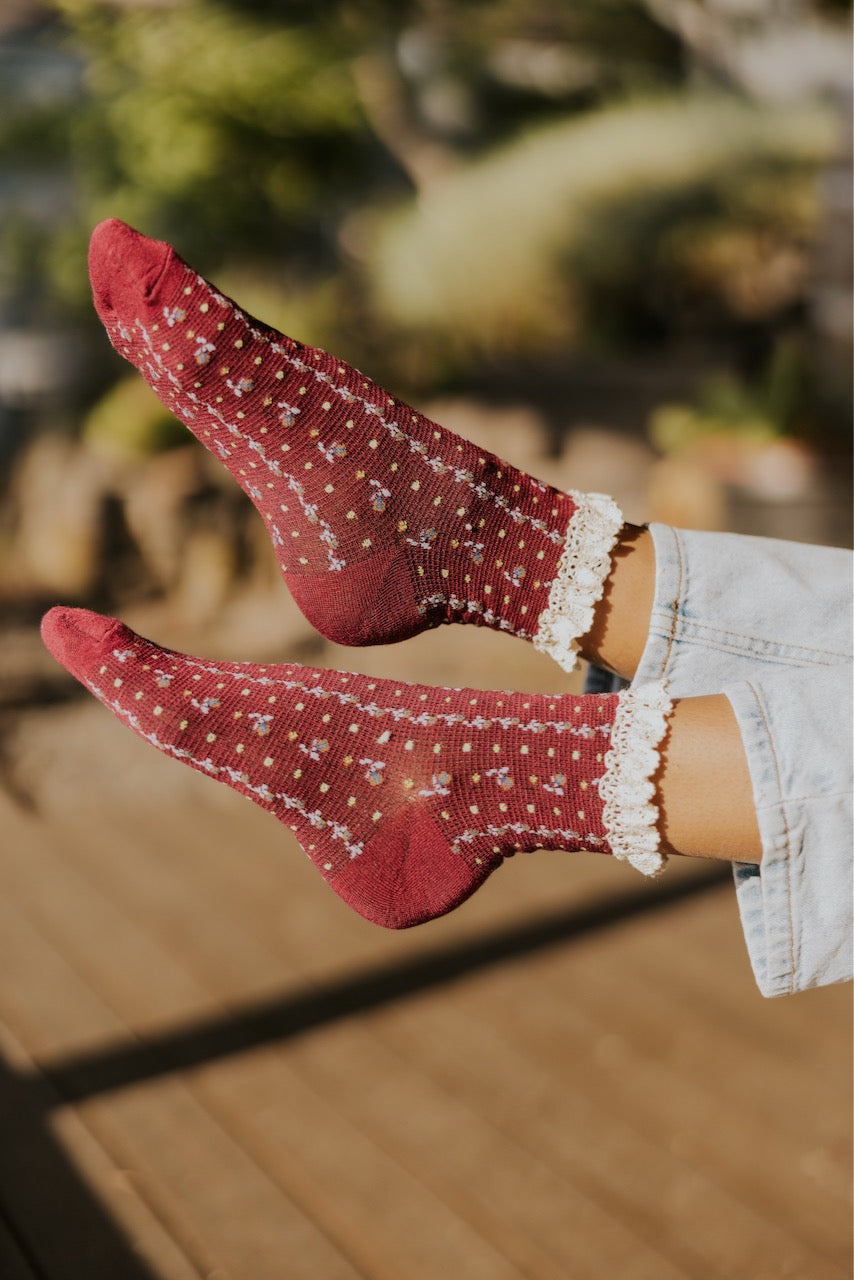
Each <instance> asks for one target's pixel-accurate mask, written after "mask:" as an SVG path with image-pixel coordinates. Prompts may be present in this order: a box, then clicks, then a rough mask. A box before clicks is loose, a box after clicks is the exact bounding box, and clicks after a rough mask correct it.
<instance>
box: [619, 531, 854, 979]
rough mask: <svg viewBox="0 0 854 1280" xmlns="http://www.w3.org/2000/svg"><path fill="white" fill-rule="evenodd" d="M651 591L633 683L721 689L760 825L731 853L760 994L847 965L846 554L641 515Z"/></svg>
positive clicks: (846, 969)
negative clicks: (744, 857)
mask: <svg viewBox="0 0 854 1280" xmlns="http://www.w3.org/2000/svg"><path fill="white" fill-rule="evenodd" d="M650 528H651V532H652V536H653V540H654V543H655V554H656V585H655V603H654V605H653V610H652V619H651V625H650V632H649V638H648V640H647V644H646V647H645V649H644V653H643V656H642V658H641V662H640V666H639V668H638V670H637V672H636V674H635V679H634V683H635V684H642V683H645V682H646V681H648V680H657V679H665V680H667V681H668V685H669V693H670V694H671V695H672V696H673V697H675V698H685V697H695V696H698V695H700V694H707V693H725V694H726V695H727V697H728V698H729V700H730V702H731V703H732V706H733V709H734V711H735V715H736V718H737V720H738V724H739V727H740V729H741V734H742V738H743V740H744V746H745V751H746V754H747V760H748V764H749V768H750V775H751V779H752V782H753V794H754V798H755V801H756V811H757V816H758V820H759V829H760V833H761V836H762V862H761V865H759V866H753V865H751V864H746V863H739V864H736V866H735V885H736V893H737V898H738V906H739V910H740V913H741V922H742V928H743V930H744V936H745V940H746V942H747V948H748V951H749V954H750V960H751V963H752V965H753V971H754V974H755V976H756V981H757V983H758V985H759V989H760V990H761V992H762V994H763V995H766V996H777V995H784V994H787V993H789V992H794V991H801V990H804V989H805V988H807V987H815V986H823V985H825V984H828V983H831V982H842V981H844V980H845V979H848V978H851V976H852V959H854V955H853V954H852V914H854V900H853V899H852V803H851V788H852V758H851V757H852V653H851V650H852V643H851V641H852V616H851V587H852V557H851V554H850V552H848V551H842V550H837V549H835V548H827V547H814V546H805V545H803V544H800V543H792V542H782V541H776V540H774V539H768V538H751V537H743V536H741V535H737V534H718V533H697V532H689V531H685V530H681V529H672V528H670V527H668V526H666V525H655V524H654V525H651V526H650Z"/></svg>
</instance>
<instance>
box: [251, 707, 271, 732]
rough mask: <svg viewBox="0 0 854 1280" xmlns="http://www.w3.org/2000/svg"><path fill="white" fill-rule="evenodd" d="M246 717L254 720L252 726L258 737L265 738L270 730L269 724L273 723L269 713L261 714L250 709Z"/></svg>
mask: <svg viewBox="0 0 854 1280" xmlns="http://www.w3.org/2000/svg"><path fill="white" fill-rule="evenodd" d="M248 718H249V719H250V720H252V721H254V723H253V725H252V728H253V729H254V730H255V732H256V733H257V734H258V737H259V738H266V736H267V734H268V733H269V732H270V725H271V724H272V723H273V717H272V716H271V715H262V714H261V712H260V711H250V712H249V717H248Z"/></svg>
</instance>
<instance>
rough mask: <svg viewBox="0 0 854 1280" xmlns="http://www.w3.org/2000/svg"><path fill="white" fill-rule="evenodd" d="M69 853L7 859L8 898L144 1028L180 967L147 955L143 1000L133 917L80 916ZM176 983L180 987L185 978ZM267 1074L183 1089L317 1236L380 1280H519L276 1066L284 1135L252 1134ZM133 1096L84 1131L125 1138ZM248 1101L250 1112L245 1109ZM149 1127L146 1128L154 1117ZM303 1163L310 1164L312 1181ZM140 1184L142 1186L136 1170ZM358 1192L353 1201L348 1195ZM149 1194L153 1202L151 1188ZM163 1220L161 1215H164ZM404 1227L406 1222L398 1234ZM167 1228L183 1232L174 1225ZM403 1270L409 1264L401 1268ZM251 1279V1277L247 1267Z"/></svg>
mask: <svg viewBox="0 0 854 1280" xmlns="http://www.w3.org/2000/svg"><path fill="white" fill-rule="evenodd" d="M67 852H68V849H67V846H66V851H65V855H66V856H64V857H63V859H58V858H55V857H53V856H52V853H51V851H50V849H43V850H42V852H41V857H40V859H33V858H32V856H30V857H29V858H27V859H19V860H17V862H15V860H14V859H11V858H7V860H6V869H7V873H8V881H9V885H10V888H11V889H12V890H13V891H14V892H15V896H16V898H17V901H18V903H19V904H23V905H24V907H25V908H26V909H27V910H29V911H30V912H32V913H33V914H34V916H36V917H37V923H38V925H39V927H40V928H41V929H42V930H43V931H44V933H45V935H46V936H50V939H51V941H52V942H53V943H54V944H55V945H56V946H58V948H59V951H61V954H62V955H63V956H64V957H66V958H67V959H69V960H71V962H72V963H73V964H74V967H75V968H76V969H78V970H79V971H81V972H83V973H85V974H86V980H87V984H90V983H93V982H95V983H96V984H97V980H98V957H99V956H100V965H101V969H103V970H104V972H103V980H102V981H101V983H100V986H101V987H102V988H105V989H106V991H107V993H108V998H109V1000H110V1003H111V1004H114V1005H115V1006H116V1007H117V1008H118V1009H119V1010H120V1014H121V1016H126V1017H128V1018H129V1019H131V1020H134V1019H138V1016H139V1014H140V1012H142V1014H143V1017H144V1018H145V1017H147V1016H148V1013H149V1008H150V1006H151V1004H152V1002H154V1001H156V998H157V993H158V992H160V991H162V990H167V989H168V988H169V986H170V984H171V982H172V981H173V976H174V973H175V969H176V965H175V963H174V960H173V959H172V957H170V956H168V955H166V954H165V953H160V952H159V951H158V950H157V948H156V947H154V946H150V945H149V946H148V948H147V954H148V964H149V969H148V975H147V982H146V984H145V989H144V990H143V991H142V992H141V991H140V986H139V983H138V981H137V975H136V971H135V966H133V965H131V966H130V967H129V968H126V967H125V965H124V963H123V959H124V952H125V951H129V953H130V955H131V956H132V957H134V956H136V955H138V954H139V951H140V942H139V940H138V939H134V938H133V935H134V933H135V926H134V923H133V922H132V921H131V920H129V919H125V920H124V921H123V922H120V921H119V918H118V915H117V914H116V913H114V914H116V919H114V920H113V921H110V919H109V917H110V914H111V908H110V907H109V905H108V904H107V903H106V901H105V900H100V901H94V898H95V895H94V892H93V904H92V906H91V909H90V910H87V902H86V896H87V890H86V888H85V887H84V886H83V885H81V883H80V882H79V879H78V878H77V877H76V874H75V872H74V870H73V868H72V867H70V866H69V865H68V863H67V860H66V857H67ZM30 853H32V851H31V850H30ZM46 877H47V879H49V881H50V883H51V885H52V890H53V892H52V894H51V895H50V897H49V898H43V897H41V895H40V891H39V890H40V885H43V884H44V883H45V879H46ZM92 923H95V924H96V925H97V926H98V927H97V928H96V929H94V930H93V929H92V928H91V927H90V926H91V924H92ZM102 938H106V939H107V940H108V941H109V942H110V943H111V944H112V947H113V948H116V951H115V954H113V956H112V960H113V963H112V965H111V966H110V967H109V969H108V970H107V969H104V966H103V953H102V952H101V951H100V947H101V940H102ZM183 985H184V986H186V980H185V981H184V983H183ZM140 1006H142V1008H141V1009H140ZM263 1071H264V1068H263V1064H259V1063H258V1061H257V1060H256V1059H255V1058H252V1057H245V1058H240V1059H235V1060H234V1061H229V1062H227V1063H224V1064H217V1065H216V1066H215V1067H214V1068H212V1069H211V1070H210V1071H209V1072H205V1073H202V1075H201V1076H199V1075H198V1073H196V1074H195V1075H188V1076H186V1077H185V1079H186V1082H187V1086H188V1087H187V1091H188V1093H190V1094H191V1095H192V1096H193V1097H194V1098H195V1099H197V1100H200V1101H201V1102H202V1105H206V1106H207V1109H208V1111H209V1113H210V1112H211V1111H212V1110H215V1111H216V1114H217V1115H218V1117H219V1120H220V1122H221V1125H222V1127H223V1129H224V1130H227V1131H228V1133H229V1134H230V1135H232V1137H233V1138H235V1140H236V1141H237V1142H238V1143H239V1144H240V1146H241V1149H243V1150H245V1151H247V1152H249V1153H251V1156H252V1159H253V1162H254V1163H256V1164H257V1163H259V1158H258V1157H259V1150H263V1152H264V1160H263V1162H262V1163H263V1167H264V1169H265V1171H266V1172H267V1173H268V1174H269V1176H270V1177H271V1179H272V1180H274V1181H275V1182H276V1183H277V1185H281V1186H286V1187H287V1190H288V1194H289V1198H293V1199H295V1200H297V1201H299V1202H300V1203H301V1204H303V1205H305V1206H307V1207H308V1209H309V1210H310V1209H311V1208H312V1207H313V1208H314V1210H315V1211H316V1212H317V1213H318V1215H319V1218H318V1221H319V1223H320V1226H321V1229H322V1230H323V1232H324V1234H326V1235H329V1234H330V1217H334V1218H335V1219H336V1221H337V1223H338V1225H337V1231H336V1239H338V1240H342V1239H343V1238H344V1237H345V1236H346V1247H347V1249H348V1252H349V1251H350V1250H354V1251H355V1252H357V1253H358V1254H359V1255H360V1256H363V1257H366V1256H369V1257H370V1262H371V1267H372V1274H377V1275H382V1274H384V1273H386V1274H388V1275H389V1276H391V1275H394V1274H396V1275H399V1274H401V1273H403V1274H406V1275H408V1276H409V1275H411V1276H413V1277H419V1278H420V1277H423V1280H428V1278H429V1277H432V1276H435V1274H436V1273H437V1270H438V1269H439V1268H440V1267H441V1268H443V1269H447V1268H448V1267H452V1266H453V1264H454V1259H455V1257H459V1256H460V1255H464V1256H465V1257H466V1266H467V1269H468V1270H469V1271H470V1274H471V1275H472V1277H483V1280H492V1278H493V1277H496V1278H500V1280H521V1277H522V1275H523V1273H522V1272H521V1271H519V1270H518V1269H517V1267H516V1266H515V1265H514V1264H513V1262H512V1261H510V1260H508V1259H507V1258H506V1257H505V1256H503V1254H502V1252H501V1250H500V1248H497V1247H496V1246H495V1245H493V1244H492V1243H490V1242H489V1241H488V1240H487V1239H486V1238H485V1237H484V1236H482V1235H481V1234H479V1233H478V1231H477V1229H476V1228H474V1227H473V1226H472V1225H471V1224H470V1223H469V1222H468V1221H467V1219H466V1217H465V1215H461V1214H460V1213H459V1212H458V1210H457V1209H456V1208H455V1206H453V1204H450V1203H445V1202H444V1201H443V1200H442V1199H441V1198H439V1197H437V1196H436V1195H435V1194H433V1193H432V1192H430V1191H429V1190H425V1188H424V1186H422V1185H421V1184H420V1182H419V1180H418V1178H417V1176H416V1174H415V1173H413V1172H410V1173H407V1172H406V1171H405V1170H404V1169H402V1168H401V1167H400V1166H399V1164H397V1163H396V1162H395V1161H393V1160H392V1159H390V1158H389V1157H388V1156H387V1155H385V1154H384V1153H383V1152H382V1150H381V1149H380V1148H377V1147H376V1145H375V1144H372V1143H371V1142H370V1140H369V1139H368V1138H367V1137H365V1136H363V1135H360V1134H359V1133H358V1131H356V1130H353V1131H352V1133H351V1134H350V1145H351V1146H355V1147H356V1148H357V1150H356V1152H355V1156H357V1157H358V1158H354V1159H352V1160H349V1161H348V1160H346V1159H345V1158H344V1156H345V1152H344V1149H345V1148H346V1142H345V1141H344V1137H343V1135H342V1129H343V1128H344V1127H345V1126H344V1123H343V1120H342V1117H341V1115H340V1113H339V1112H337V1111H330V1108H329V1106H328V1104H325V1103H324V1102H323V1101H322V1100H320V1099H317V1100H315V1101H314V1103H313V1107H312V1108H311V1109H309V1108H308V1106H307V1099H308V1097H309V1095H308V1094H307V1093H306V1091H305V1090H302V1092H301V1095H300V1096H301V1099H302V1105H301V1106H299V1107H297V1108H296V1109H295V1108H294V1106H293V1104H292V1102H291V1101H290V1100H289V1095H290V1092H291V1091H292V1089H294V1088H296V1087H297V1083H298V1082H296V1081H291V1082H290V1087H288V1088H286V1089H285V1090H284V1093H283V1086H287V1085H288V1072H287V1069H286V1068H285V1067H284V1064H283V1063H281V1062H279V1063H277V1064H276V1065H275V1068H274V1070H273V1071H272V1073H271V1072H270V1070H267V1071H266V1074H265V1075H264V1078H265V1080H266V1082H267V1087H266V1097H267V1100H268V1102H267V1105H268V1106H270V1107H272V1108H273V1109H274V1110H276V1109H278V1111H279V1112H280V1113H281V1114H280V1117H279V1127H280V1128H282V1126H284V1131H283V1133H282V1142H281V1143H271V1142H270V1141H269V1139H268V1138H265V1136H264V1135H265V1133H266V1131H267V1129H268V1128H269V1126H270V1123H271V1117H270V1115H269V1114H267V1113H266V1112H265V1115H264V1122H263V1125H262V1126H260V1127H259V1126H258V1125H257V1122H253V1120H252V1119H251V1117H252V1115H253V1108H255V1107H257V1106H258V1105H259V1088H258V1082H257V1080H256V1078H255V1077H256V1076H257V1075H258V1073H259V1072H263ZM199 1079H203V1080H204V1088H202V1086H201V1085H200V1084H199V1083H198V1081H199ZM156 1092H157V1093H158V1095H159V1097H160V1106H161V1108H165V1109H167V1110H169V1109H170V1108H169V1107H167V1106H166V1103H168V1104H170V1106H171V1108H172V1110H171V1111H170V1114H169V1116H168V1125H167V1127H168V1129H169V1131H171V1132H174V1133H175V1134H177V1135H178V1136H177V1140H178V1141H179V1142H181V1143H186V1142H187V1141H188V1134H187V1131H186V1121H185V1118H184V1117H183V1116H182V1114H181V1113H178V1112H174V1105H175V1099H174V1097H171V1096H167V1099H166V1103H165V1102H164V1099H163V1096H162V1095H163V1091H162V1090H160V1089H158V1090H156ZM139 1093H140V1091H139V1090H130V1091H129V1092H128V1095H127V1096H126V1097H124V1098H123V1099H122V1101H121V1105H120V1106H118V1107H115V1106H114V1107H113V1108H111V1109H108V1108H107V1107H106V1105H105V1104H104V1103H102V1102H100V1101H98V1100H93V1101H92V1102H91V1103H87V1104H86V1106H85V1107H84V1108H83V1109H82V1114H83V1115H84V1116H85V1117H86V1118H87V1121H88V1122H89V1123H90V1124H91V1123H93V1116H94V1125H95V1128H96V1131H97V1132H98V1133H99V1135H100V1136H101V1137H102V1140H104V1135H105V1134H107V1133H110V1134H111V1135H112V1141H113V1142H119V1141H121V1135H120V1134H119V1133H117V1132H116V1126H117V1125H120V1126H123V1125H125V1124H126V1122H127V1116H128V1112H129V1109H131V1108H132V1107H133V1106H135V1105H138V1103H135V1102H134V1099H136V1098H137V1095H138V1094H139ZM247 1101H249V1103H250V1105H247ZM149 1110H150V1108H149ZM309 1112H310V1114H311V1117H312V1122H311V1123H310V1124H308V1123H307V1121H306V1114H307V1113H309ZM117 1117H118V1118H117ZM157 1121H158V1128H159V1127H162V1124H161V1119H160V1117H159V1116H158V1117H157ZM140 1123H142V1121H141V1120H140ZM148 1124H149V1126H150V1125H151V1124H152V1120H151V1119H149V1121H148ZM324 1132H325V1133H326V1138H325V1140H324V1141H322V1142H319V1140H318V1133H321V1134H323V1133H324ZM249 1134H253V1135H254V1137H255V1139H256V1140H257V1141H255V1142H252V1143H247V1136H248V1135H249ZM294 1149H296V1150H297V1151H298V1153H299V1156H298V1157H297V1158H294V1156H293V1154H291V1152H293V1150H294ZM321 1151H324V1152H325V1158H324V1159H323V1160H319V1156H320V1152H321ZM305 1163H308V1164H309V1166H310V1169H309V1173H308V1176H307V1174H306V1171H305V1168H304V1165H305ZM312 1169H313V1172H312V1171H311V1170H312ZM342 1170H343V1171H342ZM154 1172H155V1173H156V1170H155V1171H154ZM137 1177H138V1178H139V1177H140V1171H139V1170H137ZM330 1180H331V1181H333V1182H336V1181H337V1183H338V1184H339V1187H341V1186H343V1187H344V1188H345V1189H346V1191H347V1193H348V1194H349V1199H350V1203H349V1204H348V1205H347V1207H346V1212H345V1213H344V1214H342V1212H341V1210H340V1209H338V1210H336V1211H335V1213H334V1214H331V1212H330V1210H329V1208H328V1203H327V1202H328V1200H329V1192H328V1185H327V1184H328V1183H329V1182H330ZM377 1183H379V1184H380V1185H381V1186H382V1187H383V1189H384V1193H383V1196H382V1204H383V1205H384V1213H388V1217H385V1216H384V1217H383V1222H384V1226H385V1230H384V1233H383V1234H382V1236H381V1237H379V1238H377V1236H376V1233H375V1231H374V1230H373V1227H372V1220H371V1219H370V1218H368V1219H367V1220H366V1218H365V1215H364V1210H366V1209H368V1208H370V1206H369V1205H364V1204H361V1205H360V1204H359V1203H358V1202H359V1199H360V1198H361V1199H364V1195H363V1194H361V1192H360V1189H361V1188H362V1187H363V1186H367V1187H368V1188H369V1189H370V1194H371V1196H372V1197H373V1198H374V1205H373V1208H374V1213H376V1208H377V1206H376V1187H377ZM354 1192H356V1193H357V1194H356V1195H355V1197H354V1194H353V1193H354ZM148 1194H149V1195H151V1194H153V1193H152V1192H151V1191H150V1190H149V1192H148ZM354 1200H355V1203H354ZM395 1206H396V1207H398V1209H399V1213H398V1214H397V1215H395V1214H394V1213H393V1212H392V1210H393V1209H394V1208H395ZM159 1211H160V1212H164V1209H163V1207H162V1206H160V1210H159ZM413 1221H415V1222H424V1223H425V1227H424V1228H423V1230H419V1231H414V1230H413V1227H412V1223H413ZM398 1224H399V1225H398ZM403 1224H408V1225H406V1227H405V1229H404V1226H403ZM426 1224H429V1225H426ZM173 1229H176V1230H177V1231H180V1227H178V1228H173ZM250 1229H252V1230H254V1231H255V1232H256V1233H257V1234H262V1233H263V1224H262V1223H261V1222H260V1221H259V1219H258V1214H257V1213H256V1214H255V1220H254V1222H250ZM253 1244H254V1241H248V1242H247V1252H250V1253H251V1247H252V1245H253ZM530 1247H532V1246H531V1245H530V1244H529V1245H528V1248H529V1249H530ZM284 1256H285V1255H284V1254H282V1257H284ZM386 1258H387V1259H388V1260H389V1261H388V1262H386ZM402 1262H403V1263H404V1264H405V1265H404V1266H403V1269H402V1270H401V1263H402ZM247 1274H256V1273H255V1272H253V1271H251V1270H249V1269H248V1268H247ZM294 1274H297V1273H296V1272H294ZM323 1274H324V1275H325V1274H326V1273H325V1272H324V1273H323ZM543 1275H544V1277H545V1278H546V1280H559V1276H558V1274H557V1273H556V1272H555V1271H549V1272H544V1273H543Z"/></svg>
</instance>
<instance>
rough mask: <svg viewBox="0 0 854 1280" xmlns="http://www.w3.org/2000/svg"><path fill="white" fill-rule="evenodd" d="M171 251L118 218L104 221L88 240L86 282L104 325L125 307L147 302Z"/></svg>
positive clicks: (166, 245) (172, 255) (172, 251)
mask: <svg viewBox="0 0 854 1280" xmlns="http://www.w3.org/2000/svg"><path fill="white" fill-rule="evenodd" d="M174 256H175V251H174V249H173V248H172V247H171V245H168V244H166V243H165V241H163V240H151V239H149V237H148V236H144V235H143V234H142V232H140V231H135V230H134V228H133V227H129V226H128V225H127V223H125V222H121V221H120V220H119V219H118V218H107V219H106V221H104V222H100V223H99V224H98V226H97V227H96V228H95V230H94V231H93V232H92V236H91V239H90V241H89V279H90V281H91V283H92V295H93V298H94V302H95V309H96V311H97V312H98V315H99V316H100V317H101V319H102V320H103V321H104V322H105V323H106V322H107V321H108V320H110V319H112V317H113V314H114V313H115V312H122V311H123V310H124V308H125V307H126V306H127V305H128V304H137V305H138V303H139V300H140V298H141V297H142V298H145V299H149V298H150V297H151V294H152V293H153V292H154V290H155V289H156V287H157V283H158V281H159V280H160V278H161V276H162V274H163V270H164V268H165V267H166V265H167V263H168V262H169V261H171V259H172V258H173V257H174Z"/></svg>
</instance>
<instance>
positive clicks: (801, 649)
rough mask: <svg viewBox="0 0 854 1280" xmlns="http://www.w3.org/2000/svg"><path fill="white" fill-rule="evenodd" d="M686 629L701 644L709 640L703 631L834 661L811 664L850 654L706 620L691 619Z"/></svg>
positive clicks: (843, 658) (840, 659)
mask: <svg viewBox="0 0 854 1280" xmlns="http://www.w3.org/2000/svg"><path fill="white" fill-rule="evenodd" d="M686 630H687V631H688V633H690V632H691V631H692V630H693V631H696V632H697V633H698V634H697V639H698V640H700V642H701V643H702V644H705V645H708V644H709V641H708V640H704V639H703V637H702V635H701V634H700V633H703V632H705V633H708V634H710V635H712V636H719V637H721V638H722V639H725V638H730V639H732V640H733V641H738V640H747V641H750V642H752V643H754V644H770V645H776V646H777V652H778V653H780V654H782V653H785V652H786V651H788V652H791V653H792V654H797V653H804V654H816V653H823V654H826V655H827V657H829V658H832V659H834V662H833V663H830V664H828V663H823V662H818V663H811V664H810V665H813V666H828V665H836V664H837V663H842V662H848V661H850V659H851V655H850V654H848V653H839V652H838V651H837V650H835V649H820V648H818V647H817V646H816V645H799V644H785V645H781V644H780V643H779V641H774V640H769V639H768V637H767V636H759V635H754V634H753V632H751V631H728V630H724V629H723V628H721V627H716V626H712V625H711V624H710V623H706V622H693V621H692V622H690V623H689V624H688V625H687V628H686ZM798 665H800V663H798Z"/></svg>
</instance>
